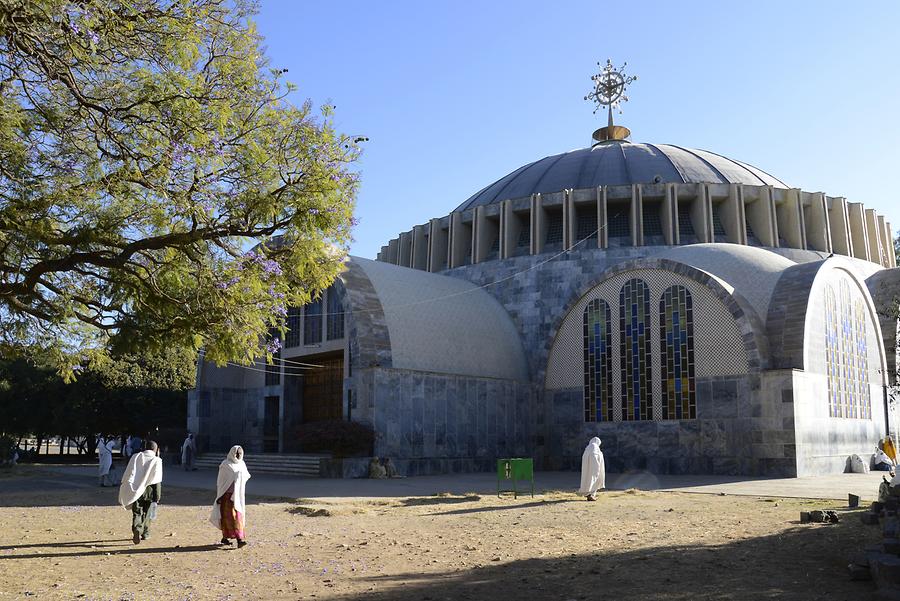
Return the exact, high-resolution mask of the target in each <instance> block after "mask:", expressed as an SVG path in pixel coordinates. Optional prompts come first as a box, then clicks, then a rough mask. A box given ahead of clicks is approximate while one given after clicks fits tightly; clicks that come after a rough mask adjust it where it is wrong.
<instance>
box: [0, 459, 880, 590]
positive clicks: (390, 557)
mask: <svg viewBox="0 0 900 601" xmlns="http://www.w3.org/2000/svg"><path fill="white" fill-rule="evenodd" d="M53 478H54V477H53V476H52V475H49V474H47V473H41V472H33V471H32V472H24V473H21V474H20V475H19V476H16V477H9V475H7V476H6V477H4V478H2V479H0V486H2V488H0V491H2V493H0V601H6V600H8V599H26V598H28V599H82V600H101V599H103V600H107V599H109V600H141V601H142V600H145V599H146V600H168V599H174V600H201V599H202V600H206V599H209V600H217V601H226V600H227V601H231V600H240V599H316V600H324V599H330V600H349V599H363V598H365V599H371V600H374V601H388V600H391V601H393V600H399V601H412V600H417V601H420V600H456V599H492V600H503V599H554V600H562V601H566V600H569V599H579V600H580V599H650V600H663V599H665V600H684V601H687V600H694V599H754V600H756V599H798V600H800V599H802V600H809V599H847V600H850V599H854V600H855V599H868V598H871V596H872V595H873V592H874V587H873V585H872V584H871V583H869V582H850V581H849V579H848V577H847V572H846V565H847V559H848V558H849V557H851V556H852V555H854V554H855V553H857V552H859V551H860V550H862V548H863V547H864V546H865V545H867V544H871V543H873V542H875V541H876V540H877V538H878V535H879V530H878V529H877V528H873V527H866V526H863V525H862V524H861V523H860V521H859V519H858V517H857V516H856V515H855V514H854V513H845V514H843V516H842V517H843V519H842V521H841V523H840V524H838V525H819V524H803V525H801V524H799V523H798V522H797V519H798V516H799V512H800V511H801V510H807V509H814V508H823V509H824V508H835V507H832V506H830V504H829V503H828V502H822V501H804V500H797V499H774V498H754V497H738V496H718V495H702V494H686V493H666V492H658V493H647V492H639V491H626V492H610V493H606V494H604V495H602V496H601V497H600V499H599V500H598V501H596V502H594V503H590V502H586V501H584V500H583V499H581V498H580V497H576V496H575V495H574V494H571V493H562V492H552V491H551V492H545V493H543V494H540V495H536V496H535V497H534V498H533V499H532V498H531V497H529V496H524V497H522V496H520V497H519V498H518V499H515V500H514V499H512V498H511V497H504V498H502V499H498V498H497V497H495V496H484V497H479V496H477V495H462V496H450V495H440V494H436V495H434V496H431V497H417V498H406V499H378V500H365V499H347V500H345V501H342V502H334V503H322V502H305V501H303V500H295V501H286V500H285V501H279V500H263V499H252V504H251V505H250V506H249V509H248V524H247V532H248V539H249V541H250V545H248V546H247V547H246V548H244V549H241V550H237V549H235V548H222V547H220V546H219V545H217V544H215V543H216V541H217V540H218V538H219V536H218V535H217V531H216V530H214V529H213V528H212V527H211V526H209V525H208V523H206V522H205V520H206V518H207V516H208V515H209V504H208V503H210V502H211V498H210V497H211V494H210V492H209V491H192V490H186V489H175V488H171V487H170V488H167V489H166V488H164V490H163V503H162V504H161V506H160V516H159V519H158V520H157V522H156V523H155V525H154V528H153V532H152V537H151V538H150V539H149V540H148V541H145V542H144V543H141V544H140V545H134V544H132V543H131V541H130V512H128V511H126V510H124V509H122V508H119V507H116V506H114V502H115V495H116V491H115V490H114V489H99V488H95V487H93V486H91V485H89V484H88V482H87V479H84V478H82V479H81V480H79V481H72V482H70V484H68V485H67V487H63V488H59V487H58V485H56V483H55V482H54V481H53Z"/></svg>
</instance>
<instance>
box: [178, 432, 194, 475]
mask: <svg viewBox="0 0 900 601" xmlns="http://www.w3.org/2000/svg"><path fill="white" fill-rule="evenodd" d="M196 458H197V445H196V443H194V435H193V434H192V433H191V432H188V435H187V438H185V439H184V443H183V444H182V445H181V465H183V466H184V471H186V472H187V471H195V470H196V469H197V468H195V467H194V459H196Z"/></svg>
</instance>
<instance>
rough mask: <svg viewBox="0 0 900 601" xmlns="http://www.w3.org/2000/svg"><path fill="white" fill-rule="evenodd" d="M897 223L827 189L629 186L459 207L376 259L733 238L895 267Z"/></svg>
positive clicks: (481, 257) (440, 263)
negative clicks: (894, 228) (458, 209)
mask: <svg viewBox="0 0 900 601" xmlns="http://www.w3.org/2000/svg"><path fill="white" fill-rule="evenodd" d="M891 231H892V230H891V224H890V223H889V222H888V221H886V220H885V218H884V216H883V215H878V214H877V212H876V211H875V210H874V209H866V208H865V206H864V205H863V204H862V203H859V202H848V201H847V199H845V198H842V197H833V196H828V195H826V194H824V193H822V192H805V191H802V190H800V189H796V188H793V189H785V188H777V187H775V186H771V185H768V186H752V185H745V184H704V183H689V184H676V183H669V184H631V185H625V186H598V187H596V188H588V189H569V190H562V191H559V192H551V193H537V194H532V195H530V196H528V197H524V198H514V199H506V200H503V201H500V202H497V203H492V204H488V205H481V206H476V207H472V208H469V209H466V210H462V211H454V212H452V213H450V214H449V215H447V216H444V217H439V218H435V219H432V220H430V221H429V222H428V223H427V224H422V225H417V226H415V227H413V228H412V229H411V230H409V231H406V232H403V233H401V234H400V235H399V236H397V237H396V238H394V239H392V240H390V241H389V242H388V243H387V244H386V245H384V246H382V248H381V251H380V252H379V253H378V256H377V259H378V260H379V261H384V262H387V263H393V264H395V265H400V266H403V267H411V268H413V269H422V270H426V271H432V272H440V271H445V270H447V269H452V268H454V267H460V266H464V265H469V264H472V263H482V262H484V261H490V260H496V259H508V258H511V257H515V256H520V255H523V254H531V255H536V254H541V253H544V252H559V251H562V250H564V249H569V248H572V247H573V246H574V245H576V244H577V245H578V246H577V248H580V249H584V248H590V247H593V248H615V247H619V246H634V247H640V246H656V245H682V244H696V243H708V242H728V243H731V244H742V245H750V246H761V247H769V248H794V249H800V250H815V251H821V252H825V253H829V254H831V253H834V254H840V255H845V256H848V257H855V258H858V259H862V260H865V261H871V262H874V263H878V264H879V265H882V266H883V267H896V259H895V256H894V251H893V239H892V236H891Z"/></svg>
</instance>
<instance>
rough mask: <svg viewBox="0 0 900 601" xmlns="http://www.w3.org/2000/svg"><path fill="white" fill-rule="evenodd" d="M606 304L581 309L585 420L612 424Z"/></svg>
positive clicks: (600, 303)
mask: <svg viewBox="0 0 900 601" xmlns="http://www.w3.org/2000/svg"><path fill="white" fill-rule="evenodd" d="M610 321H611V316H610V311H609V305H608V304H606V302H604V301H602V300H600V299H594V300H592V301H591V302H589V303H588V305H587V307H585V309H584V421H586V422H598V421H612V419H613V412H612V348H611V347H612V328H611V327H610Z"/></svg>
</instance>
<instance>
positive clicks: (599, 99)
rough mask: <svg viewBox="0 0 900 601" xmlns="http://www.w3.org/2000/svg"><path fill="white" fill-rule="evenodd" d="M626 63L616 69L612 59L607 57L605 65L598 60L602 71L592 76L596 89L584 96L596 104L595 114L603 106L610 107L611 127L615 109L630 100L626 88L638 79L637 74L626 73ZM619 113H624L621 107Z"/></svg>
mask: <svg viewBox="0 0 900 601" xmlns="http://www.w3.org/2000/svg"><path fill="white" fill-rule="evenodd" d="M626 65H628V63H622V66H621V67H619V69H616V68H615V67H613V64H612V61H611V60H610V59H606V64H605V65H603V64H601V63H599V62H598V63H597V66H598V67H600V72H599V73H597V74H596V75H594V76H592V77H591V81H593V82H594V89H593V90H592V91H591V93H590V94H588V95H587V96H585V97H584V99H585V100H590V101H592V102H594V104H595V105H596V106H595V107H594V114H596V113H597V111H598V110H600V109H601V108H607V109H609V127H612V125H613V118H612V114H613V109H619V105H620V104H622V103H623V102H627V101H628V96H626V95H625V88H626V87H627V86H628V85H629V84H630V83H631V82H633V81H637V75H633V76H627V75H625V67H626ZM619 114H620V115H621V114H622V110H621V109H619Z"/></svg>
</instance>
